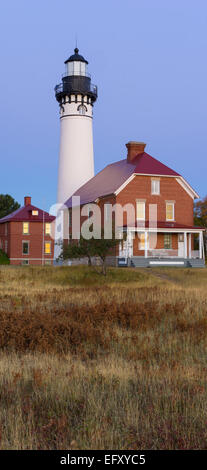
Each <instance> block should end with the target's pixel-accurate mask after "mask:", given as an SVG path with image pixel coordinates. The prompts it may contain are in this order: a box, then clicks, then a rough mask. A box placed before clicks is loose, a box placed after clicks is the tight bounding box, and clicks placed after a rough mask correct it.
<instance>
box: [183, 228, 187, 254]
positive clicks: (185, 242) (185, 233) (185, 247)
mask: <svg viewBox="0 0 207 470" xmlns="http://www.w3.org/2000/svg"><path fill="white" fill-rule="evenodd" d="M184 258H187V232H184Z"/></svg>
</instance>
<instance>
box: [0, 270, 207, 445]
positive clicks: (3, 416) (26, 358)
mask: <svg viewBox="0 0 207 470" xmlns="http://www.w3.org/2000/svg"><path fill="white" fill-rule="evenodd" d="M0 325H1V328H0V449H112V448H114V449H115V448H116V449H207V270H206V269H195V270H193V269H181V268H174V269H172V268H171V269H170V268H159V269H158V268H153V269H125V268H119V269H116V268H110V269H109V270H108V274H107V276H106V277H105V276H102V275H100V274H98V273H95V272H94V271H93V268H87V267H57V268H53V267H49V266H48V267H39V268H38V267H32V266H30V267H17V268H14V267H12V266H2V267H1V269H0Z"/></svg>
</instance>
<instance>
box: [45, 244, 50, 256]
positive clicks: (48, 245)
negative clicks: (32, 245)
mask: <svg viewBox="0 0 207 470" xmlns="http://www.w3.org/2000/svg"><path fill="white" fill-rule="evenodd" d="M45 254H46V255H50V254H51V243H50V242H45Z"/></svg>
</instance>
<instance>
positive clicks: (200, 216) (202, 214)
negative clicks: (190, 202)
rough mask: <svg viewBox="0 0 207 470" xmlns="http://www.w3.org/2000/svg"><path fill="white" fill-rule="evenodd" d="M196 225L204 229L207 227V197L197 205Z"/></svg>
mask: <svg viewBox="0 0 207 470" xmlns="http://www.w3.org/2000/svg"><path fill="white" fill-rule="evenodd" d="M194 223H195V225H200V226H202V227H207V196H206V197H205V198H204V199H202V200H201V201H198V202H196V203H195V206H194Z"/></svg>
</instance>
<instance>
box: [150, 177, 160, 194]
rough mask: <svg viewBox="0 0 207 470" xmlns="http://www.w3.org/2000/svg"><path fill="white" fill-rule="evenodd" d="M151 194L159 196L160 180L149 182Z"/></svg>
mask: <svg viewBox="0 0 207 470" xmlns="http://www.w3.org/2000/svg"><path fill="white" fill-rule="evenodd" d="M151 193H152V194H160V180H158V179H152V180H151Z"/></svg>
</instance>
